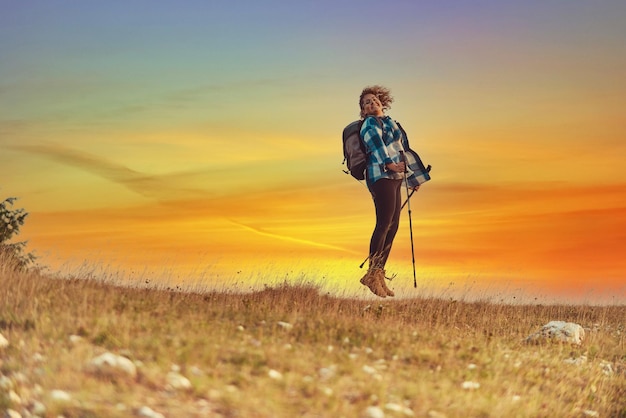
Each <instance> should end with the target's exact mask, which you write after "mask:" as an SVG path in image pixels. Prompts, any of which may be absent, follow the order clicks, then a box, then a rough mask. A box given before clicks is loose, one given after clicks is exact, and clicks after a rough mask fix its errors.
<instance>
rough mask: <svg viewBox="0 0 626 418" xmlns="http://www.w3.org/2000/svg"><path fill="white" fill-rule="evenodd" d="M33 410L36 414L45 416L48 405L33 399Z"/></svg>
mask: <svg viewBox="0 0 626 418" xmlns="http://www.w3.org/2000/svg"><path fill="white" fill-rule="evenodd" d="M31 412H32V413H33V415H35V416H40V417H43V416H44V415H46V406H45V405H44V404H42V403H41V402H39V401H33V407H32V408H31Z"/></svg>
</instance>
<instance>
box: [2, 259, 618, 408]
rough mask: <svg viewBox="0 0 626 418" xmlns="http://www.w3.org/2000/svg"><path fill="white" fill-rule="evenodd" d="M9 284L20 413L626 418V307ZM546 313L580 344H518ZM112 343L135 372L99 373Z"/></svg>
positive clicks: (6, 399)
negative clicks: (181, 381) (581, 330)
mask: <svg viewBox="0 0 626 418" xmlns="http://www.w3.org/2000/svg"><path fill="white" fill-rule="evenodd" d="M0 281H1V283H2V288H1V290H0V292H1V293H0V333H1V334H2V335H3V336H4V337H5V338H6V340H7V341H8V345H6V346H5V347H3V348H0V372H1V376H0V410H5V411H8V410H9V409H11V410H14V411H17V412H19V413H20V414H21V415H22V416H32V415H38V416H42V417H43V416H46V417H57V416H63V417H66V418H71V417H118V416H119V417H127V416H153V417H159V416H164V417H201V416H207V417H213V416H215V417H300V416H302V417H382V416H385V417H406V416H415V417H433V418H434V417H585V416H590V417H593V416H597V417H626V329H625V327H626V306H574V305H570V306H568V305H559V306H556V305H555V306H541V305H527V306H521V305H506V304H497V303H488V302H463V301H455V300H450V299H439V298H436V297H429V298H415V299H408V300H407V299H405V300H391V299H389V298H387V299H384V300H382V299H371V300H362V299H350V298H339V297H331V296H329V295H325V294H320V292H319V291H318V290H317V289H316V288H315V287H312V286H307V285H306V284H291V285H289V284H284V285H281V286H276V287H271V288H266V289H264V290H261V291H258V292H251V293H245V294H242V293H231V292H227V291H222V292H215V291H213V292H206V293H194V292H185V291H181V289H167V288H152V289H149V288H138V287H135V288H130V287H120V286H114V285H112V284H107V283H102V282H98V281H95V280H89V279H84V278H71V279H69V278H68V279H59V278H55V279H51V278H45V277H41V276H39V275H37V274H34V273H31V274H18V273H14V272H11V271H9V270H6V269H5V270H3V269H2V267H1V266H0ZM550 320H563V321H571V322H576V323H578V324H580V325H582V326H583V327H585V329H586V339H585V341H584V343H583V344H582V345H581V346H571V345H567V344H559V343H547V344H540V345H531V344H526V343H525V342H524V338H525V337H526V336H528V335H529V334H531V333H533V332H534V331H537V330H538V329H539V328H540V327H541V326H542V325H544V324H546V323H547V322H548V321H550ZM105 352H111V353H114V354H117V355H121V356H124V357H127V358H128V359H130V360H132V362H133V363H134V364H135V365H136V366H137V374H136V375H129V374H125V373H123V372H120V373H117V374H104V373H98V372H95V371H94V370H93V368H92V367H90V366H89V363H90V361H91V360H92V359H93V358H95V357H96V356H98V355H100V354H102V353H105ZM172 374H174V375H176V376H179V375H182V376H184V377H186V378H187V380H188V382H189V383H190V384H191V386H190V387H177V386H179V385H177V384H176V383H173V381H172V380H169V379H170V378H171V376H172ZM58 391H63V392H58ZM148 408H149V409H148ZM159 414H162V415H159Z"/></svg>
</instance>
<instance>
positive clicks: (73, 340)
mask: <svg viewBox="0 0 626 418" xmlns="http://www.w3.org/2000/svg"><path fill="white" fill-rule="evenodd" d="M81 341H83V337H81V336H80V335H74V334H72V335H70V342H71V343H72V344H74V345H76V344H78V343H80V342H81Z"/></svg>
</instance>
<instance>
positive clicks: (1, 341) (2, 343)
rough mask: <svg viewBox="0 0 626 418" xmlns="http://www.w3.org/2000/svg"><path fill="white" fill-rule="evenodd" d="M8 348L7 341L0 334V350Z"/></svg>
mask: <svg viewBox="0 0 626 418" xmlns="http://www.w3.org/2000/svg"><path fill="white" fill-rule="evenodd" d="M8 346H9V340H7V339H6V338H4V335H2V334H0V348H5V347H8Z"/></svg>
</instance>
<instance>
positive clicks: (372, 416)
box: [363, 406, 385, 418]
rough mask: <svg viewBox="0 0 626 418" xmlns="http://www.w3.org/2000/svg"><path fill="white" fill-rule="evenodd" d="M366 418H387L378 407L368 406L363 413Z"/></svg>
mask: <svg viewBox="0 0 626 418" xmlns="http://www.w3.org/2000/svg"><path fill="white" fill-rule="evenodd" d="M363 417H364V418H385V413H384V412H383V410H382V409H380V408H379V407H377V406H368V407H367V408H366V409H365V411H364V412H363Z"/></svg>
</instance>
